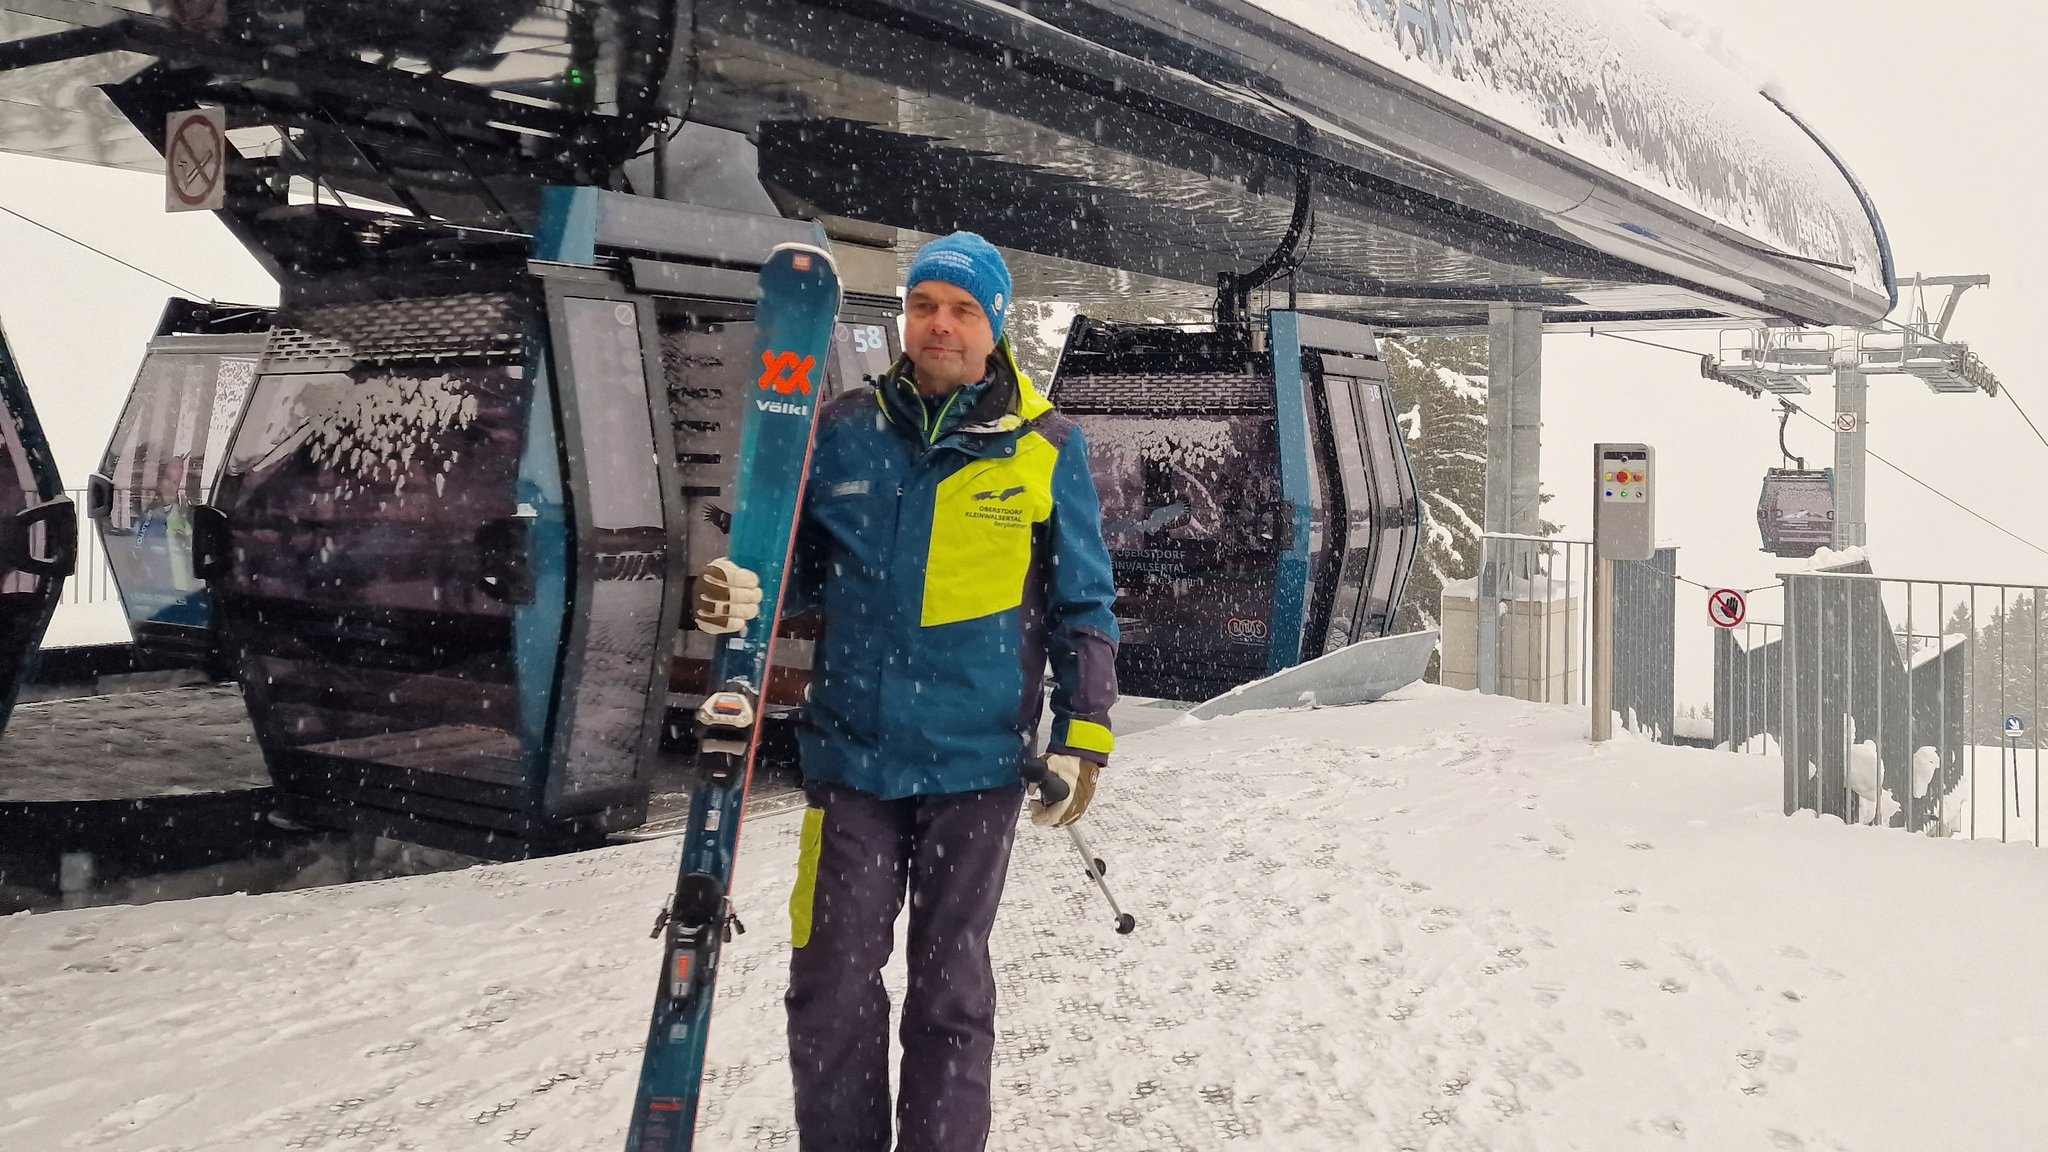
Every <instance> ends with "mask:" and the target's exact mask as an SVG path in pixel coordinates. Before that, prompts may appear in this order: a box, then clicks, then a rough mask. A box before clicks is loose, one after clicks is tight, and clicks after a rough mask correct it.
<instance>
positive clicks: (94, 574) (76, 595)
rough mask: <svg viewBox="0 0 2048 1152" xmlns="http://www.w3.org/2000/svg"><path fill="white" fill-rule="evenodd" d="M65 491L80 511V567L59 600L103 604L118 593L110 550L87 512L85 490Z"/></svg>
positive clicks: (65, 602) (76, 569)
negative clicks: (110, 561) (108, 562)
mask: <svg viewBox="0 0 2048 1152" xmlns="http://www.w3.org/2000/svg"><path fill="white" fill-rule="evenodd" d="M64 494H65V495H66V496H69V497H70V498H71V503H72V505H73V506H74V507H75V508H76V509H77V510H78V566H77V567H76V568H75V569H74V570H73V571H72V573H71V576H70V577H69V578H68V579H66V580H65V581H64V591H63V593H62V594H61V595H60V596H59V597H58V600H57V602H58V603H59V604H102V603H105V602H107V601H109V600H113V599H115V598H116V597H117V596H118V592H117V590H116V589H115V587H114V571H113V569H112V568H110V567H108V566H107V550H106V547H105V546H104V545H103V544H102V543H101V542H100V534H99V526H98V525H96V524H94V523H93V522H92V519H91V517H89V516H87V515H86V514H85V489H83V488H67V489H65V490H64Z"/></svg>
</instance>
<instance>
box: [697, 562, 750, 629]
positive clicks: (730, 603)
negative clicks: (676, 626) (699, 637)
mask: <svg viewBox="0 0 2048 1152" xmlns="http://www.w3.org/2000/svg"><path fill="white" fill-rule="evenodd" d="M690 593H691V603H692V610H691V615H692V616H694V617H695V618H696V621H697V630H698V631H699V632H709V633H712V634H713V635H719V634H723V633H727V632H738V631H740V630H741V629H743V628H745V627H746V626H747V621H749V620H752V619H753V618H754V617H756V616H759V615H760V614H761V578H760V577H759V576H756V575H755V574H754V573H752V572H750V571H748V570H747V569H745V568H742V567H740V566H739V565H737V564H735V563H733V562H732V561H731V560H730V559H728V558H726V557H724V556H720V557H719V558H718V559H716V560H713V561H712V562H711V563H709V564H706V565H704V566H703V567H702V568H699V569H697V576H696V579H695V580H694V581H693V582H692V583H691V587H690Z"/></svg>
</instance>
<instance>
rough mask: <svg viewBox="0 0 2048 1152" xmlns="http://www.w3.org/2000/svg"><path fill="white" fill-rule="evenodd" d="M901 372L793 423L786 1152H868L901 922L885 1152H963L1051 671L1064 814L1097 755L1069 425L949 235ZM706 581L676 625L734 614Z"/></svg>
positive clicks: (923, 292) (1078, 478)
mask: <svg viewBox="0 0 2048 1152" xmlns="http://www.w3.org/2000/svg"><path fill="white" fill-rule="evenodd" d="M907 279H908V284H909V290H908V292H907V294H906V297H905V302H904V305H905V307H904V336H905V339H904V344H905V349H904V357H903V359H902V360H901V361H899V362H898V363H897V364H896V365H895V367H894V368H892V369H891V370H890V371H889V373H888V374H887V375H886V376H884V377H883V378H882V380H881V381H879V382H878V383H877V384H876V386H875V387H873V388H862V389H858V390H856V391H853V392H851V393H849V394H847V395H843V396H840V397H838V398H836V399H834V400H833V401H831V402H830V403H829V404H827V405H826V407H825V408H824V410H823V411H822V412H821V413H820V414H819V416H818V428H817V441H816V445H815V447H814V449H813V453H812V459H811V471H810V476H809V480H808V483H807V487H806V489H805V494H804V507H803V513H802V519H801V522H800V525H799V528H798V535H797V544H796V554H795V558H794V566H793V568H792V570H791V572H790V573H789V580H788V584H789V587H788V589H787V591H786V592H785V597H786V599H787V603H786V604H785V611H786V612H789V613H794V612H798V611H802V610H805V609H808V608H817V609H820V610H821V611H822V614H823V620H824V635H823V638H822V639H821V640H820V642H819V646H818V652H817V657H816V659H815V662H814V664H813V673H812V682H811V691H810V698H809V707H808V709H807V712H808V720H807V723H806V724H805V726H804V727H803V728H802V729H800V730H799V740H800V745H801V754H802V762H803V773H804V783H805V792H806V794H807V798H808V800H809V808H808V809H807V810H806V811H805V813H804V825H803V836H802V847H801V851H800V855H799V862H798V874H797V883H796V890H795V892H794V893H793V894H792V896H791V899H790V920H791V937H792V938H791V943H792V944H793V946H794V952H793V955H792V959H791V963H790V986H789V994H788V997H787V1007H788V1013H789V1042H790V1067H791V1073H792V1075H793V1077H794V1079H795V1086H796V1117H797V1126H798V1129H799V1134H800V1137H801V1143H802V1148H803V1152H889V1149H890V1147H891V1144H890V1129H891V1106H890V1099H889V1068H888V1053H889V1041H888V1028H889V1014H890V1005H889V999H888V995H887V993H886V992H885V991H884V989H883V987H882V975H881V972H882V967H883V965H884V963H885V962H886V961H887V960H888V958H889V953H890V951H891V948H892V946H893V942H894V939H895V922H896V918H897V916H898V914H899V913H900V912H901V911H902V908H903V904H904V900H905V896H906V892H907V895H908V898H909V903H910V909H911V911H910V930H909V945H908V954H907V956H906V958H905V959H906V962H907V965H908V968H909V977H910V979H909V988H908V991H907V993H906V995H905V997H904V1004H903V1017H902V1031H901V1039H902V1044H903V1063H902V1074H901V1093H900V1098H899V1099H898V1100H897V1101H896V1104H895V1109H894V1112H895V1128H896V1144H895V1148H896V1149H897V1152H978V1150H980V1149H981V1148H982V1147H983V1146H984V1145H985V1144H986V1142H987V1138H988V1128H989V1083H990V1069H991V1062H992V1058H993V1055H994V1050H995V1007H996V987H995V977H994V972H993V969H992V966H991V964H990V961H989V952H988V940H989V933H990V930H991V928H992V927H993V925H994V922H995V914H996V905H997V902H998V900H999V899H1000V897H1001V895H1002V889H1003V881H1004V876H1005V873H1006V872H1007V870H1008V868H1009V860H1010V846H1011V840H1012V837H1013V836H1014V835H1015V832H1016V826H1017V817H1018V810H1019V806H1020V804H1021V803H1022V801H1023V797H1024V791H1023V785H1022V783H1021V779H1020V771H1021V768H1022V765H1023V763H1024V761H1025V759H1026V757H1028V756H1029V755H1030V754H1031V753H1032V751H1033V745H1034V743H1035V740H1036V733H1037V729H1038V727H1039V720H1040V713H1041V709H1042V706H1043V703H1044V699H1045V697H1044V693H1043V678H1044V673H1045V670H1046V668H1047V667H1048V664H1049V665H1050V667H1051V670H1052V675H1053V692H1052V713H1053V715H1052V726H1051V734H1050V740H1049V743H1048V745H1047V748H1046V763H1047V766H1048V768H1049V769H1050V770H1051V771H1052V772H1054V773H1056V774H1057V775H1058V776H1060V777H1061V779H1063V780H1065V781H1066V782H1067V783H1068V785H1069V786H1070V790H1071V795H1070V796H1069V798H1068V799H1067V800H1066V801H1064V802H1062V803H1061V804H1059V805H1054V806H1046V805H1034V809H1035V810H1034V812H1033V814H1032V819H1033V821H1034V822H1036V823H1039V824H1044V825H1064V824H1067V823H1071V822H1073V821H1074V820H1076V819H1079V818H1080V816H1081V814H1082V812H1083V811H1085V810H1086V808H1087V806H1088V803H1089V800H1090V798H1091V797H1092V796H1093V794H1094V786H1095V777H1096V774H1097V772H1098V771H1099V770H1100V768H1101V766H1102V765H1103V764H1104V763H1105V762H1106V761H1107V760H1108V757H1109V754H1110V751H1111V749H1112V747H1113V740H1112V739H1111V736H1110V730H1109V708H1110V705H1111V704H1112V703H1113V702H1114V701H1115V699H1116V644H1117V625H1116V617H1115V615H1114V613H1113V612H1112V611H1111V602H1112V601H1113V599H1114V598H1115V592H1116V587H1115V582H1114V580H1113V579H1112V577H1111V573H1110V564H1109V553H1108V550H1107V548H1106V547H1105V546H1104V544H1103V539H1102V524H1101V508H1100V505H1099V503H1098V501H1097V499H1096V494H1095V485H1094V482H1093V480H1092V479H1091V478H1090V476H1089V472H1088V456H1087V448H1086V446H1085V445H1084V444H1083V442H1082V438H1081V432H1080V429H1079V428H1078V427H1077V426H1076V425H1075V424H1074V423H1073V422H1072V421H1070V420H1068V419H1066V418H1065V417H1063V416H1061V415H1060V414H1059V413H1058V412H1057V411H1055V410H1054V408H1053V406H1052V405H1051V403H1049V402H1048V401H1047V400H1046V399H1045V398H1044V397H1043V396H1041V395H1040V394H1039V393H1038V390H1037V389H1036V388H1035V387H1033V385H1032V382H1031V380H1030V379H1029V378H1028V377H1027V376H1025V375H1024V374H1023V373H1022V372H1021V371H1019V370H1018V368H1017V364H1016V360H1015V358H1014V356H1012V354H1011V351H1010V346H1009V342H1008V341H1007V340H1005V339H1004V338H1003V322H1004V319H1005V317H1006V316H1007V314H1008V312H1009V311H1010V307H1011V303H1012V301H1011V299H1010V291H1011V282H1010V273H1009V270H1008V268H1007V267H1006V266H1005V265H1004V263H1003V259H1002V257H1001V255H1000V254H999V253H998V252H997V251H996V249H995V248H994V247H993V246H992V245H990V244H989V243H988V242H987V241H986V240H983V239H982V238H981V237H979V236H977V235H974V234H973V233H968V232H956V233H954V234H953V235H951V236H947V237H945V238H943V239H940V240H936V241H933V242H932V243H931V244H928V245H926V246H925V247H924V248H923V249H922V250H921V251H920V252H919V253H918V255H917V257H916V259H915V260H914V261H913V263H912V264H911V268H910V273H909V276H908V277H907ZM759 600H760V593H759V591H758V581H756V580H755V579H754V578H753V575H752V574H751V573H747V572H745V571H744V570H740V569H736V568H734V567H733V566H732V565H731V563H730V562H729V561H723V560H721V561H716V562H714V563H712V564H711V565H708V566H706V568H705V569H704V570H703V571H702V572H701V573H700V574H699V577H698V581H697V586H696V616H697V620H698V625H699V627H701V628H704V629H706V630H708V631H723V630H733V629H737V628H738V627H740V626H742V625H743V623H744V621H745V620H747V619H750V618H752V617H753V616H754V615H756V614H757V613H758V611H759V608H758V603H759Z"/></svg>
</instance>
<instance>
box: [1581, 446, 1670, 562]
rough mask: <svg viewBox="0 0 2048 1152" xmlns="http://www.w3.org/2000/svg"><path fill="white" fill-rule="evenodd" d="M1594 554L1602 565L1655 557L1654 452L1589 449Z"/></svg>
mask: <svg viewBox="0 0 2048 1152" xmlns="http://www.w3.org/2000/svg"><path fill="white" fill-rule="evenodd" d="M1593 550H1594V552H1595V554H1597V555H1598V556H1599V557H1600V558H1601V559H1603V560H1648V559H1650V558H1651V557H1652V556H1655V555H1656V554H1657V450H1656V449H1654V448H1652V447H1650V446H1649V445H1648V444H1595V445H1593Z"/></svg>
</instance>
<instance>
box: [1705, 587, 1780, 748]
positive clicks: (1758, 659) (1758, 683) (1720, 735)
mask: <svg viewBox="0 0 2048 1152" xmlns="http://www.w3.org/2000/svg"><path fill="white" fill-rule="evenodd" d="M1784 637H1785V626H1784V625H1783V624H1779V623H1772V622H1769V621H1763V620H1746V621H1744V622H1743V623H1741V624H1739V625H1737V626H1736V627H1734V628H1716V629H1714V699H1713V704H1712V708H1711V718H1712V720H1713V725H1714V728H1713V744H1714V746H1715V747H1716V748H1725V749H1727V750H1728V751H1730V752H1745V753H1750V754H1752V755H1759V756H1775V755H1778V754H1779V749H1778V739H1777V733H1779V732H1782V731H1784V722H1785V721H1784V716H1785V708H1784V699H1785V697H1784V691H1783V689H1784V679H1783V677H1784V662H1783V660H1784V651H1785V649H1784V646H1783V644H1782V643H1781V641H1783V639H1784Z"/></svg>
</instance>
